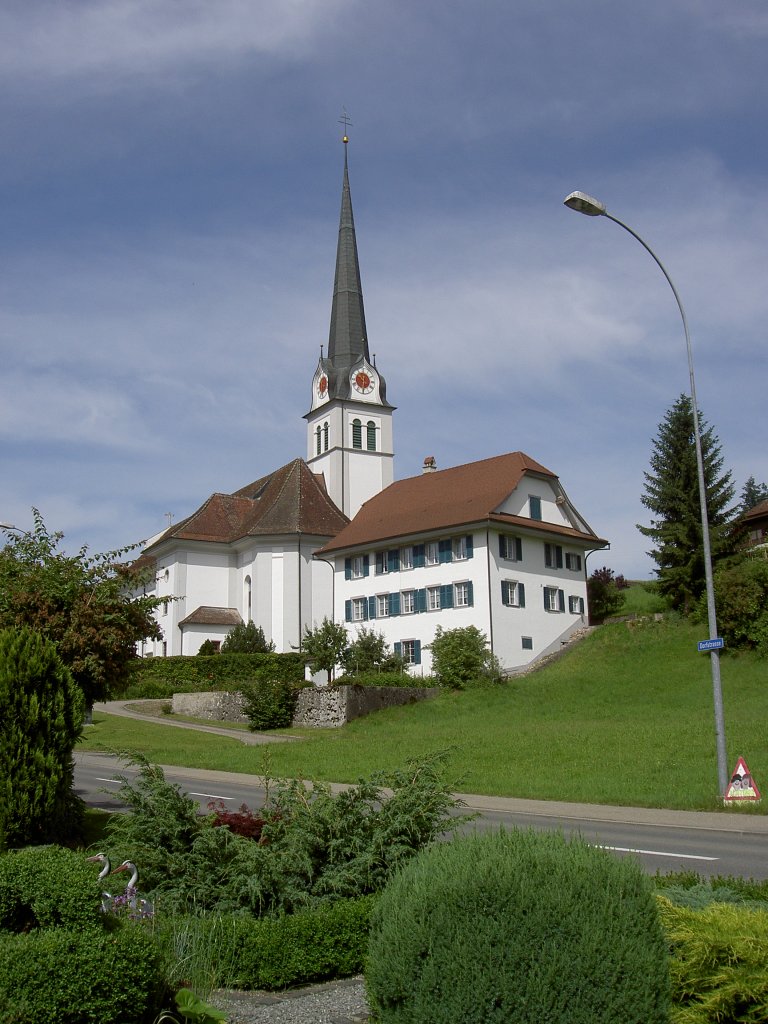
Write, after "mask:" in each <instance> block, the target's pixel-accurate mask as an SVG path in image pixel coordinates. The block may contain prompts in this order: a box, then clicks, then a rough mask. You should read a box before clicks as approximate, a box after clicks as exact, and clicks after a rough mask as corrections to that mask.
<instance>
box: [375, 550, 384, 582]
mask: <svg viewBox="0 0 768 1024" xmlns="http://www.w3.org/2000/svg"><path fill="white" fill-rule="evenodd" d="M383 572H384V552H383V551H377V552H376V575H377V576H381V574H382V573H383Z"/></svg>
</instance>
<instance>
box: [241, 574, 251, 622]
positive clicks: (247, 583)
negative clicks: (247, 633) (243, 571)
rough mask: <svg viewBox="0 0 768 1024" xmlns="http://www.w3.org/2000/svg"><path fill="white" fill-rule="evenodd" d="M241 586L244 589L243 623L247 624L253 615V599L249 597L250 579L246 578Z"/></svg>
mask: <svg viewBox="0 0 768 1024" xmlns="http://www.w3.org/2000/svg"><path fill="white" fill-rule="evenodd" d="M243 584H244V587H245V594H244V597H245V600H244V602H243V603H244V605H245V621H246V623H248V622H250V621H251V619H252V618H253V614H252V611H253V599H252V596H251V589H252V588H251V577H250V576H246V577H245V580H244V581H243Z"/></svg>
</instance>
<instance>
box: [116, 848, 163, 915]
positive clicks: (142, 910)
mask: <svg viewBox="0 0 768 1024" xmlns="http://www.w3.org/2000/svg"><path fill="white" fill-rule="evenodd" d="M120 871H130V873H131V874H130V878H129V879H128V885H127V886H126V887H125V894H124V896H122V897H120V896H118V897H117V898H116V899H115V900H113V909H114V907H115V906H116V905H118V903H117V901H118V900H119V901H120V904H125V905H127V906H128V907H129V908H130V910H131V911H132V912H133V913H134V914H137V915H138V916H140V917H152V915H153V914H154V912H155V908H154V906H153V904H152V903H150V902H149V900H145V899H144V898H143V897H141V896H139V893H138V889H137V886H138V884H139V869H138V868H137V867H136V865H135V864H134V863H133V861H131V860H124V861H123V863H122V864H121V865H120V867H118V868H114V869H113V870H112V871H110V874H111V875H116V874H117V873H118V872H120Z"/></svg>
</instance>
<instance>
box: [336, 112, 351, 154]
mask: <svg viewBox="0 0 768 1024" xmlns="http://www.w3.org/2000/svg"><path fill="white" fill-rule="evenodd" d="M341 110H342V113H341V117H340V118H339V124H343V125H344V138H343V139H342V142H344V144H345V145H346V143H347V142H349V135H348V132H347V129H348V128H349V126H350V125H351V124H352V121H351V120H350V117H349V114H348V113H347V108H346V107H342V108H341Z"/></svg>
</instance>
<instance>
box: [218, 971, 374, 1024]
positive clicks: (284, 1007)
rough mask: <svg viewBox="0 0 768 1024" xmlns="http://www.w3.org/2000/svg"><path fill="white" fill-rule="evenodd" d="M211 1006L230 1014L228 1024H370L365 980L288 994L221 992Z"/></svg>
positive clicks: (313, 987) (335, 982)
mask: <svg viewBox="0 0 768 1024" xmlns="http://www.w3.org/2000/svg"><path fill="white" fill-rule="evenodd" d="M209 1002H210V1003H211V1004H212V1005H213V1006H216V1007H217V1008H218V1009H220V1010H223V1011H224V1012H225V1013H226V1014H227V1021H228V1024H261V1022H268V1024H364V1022H365V1021H367V1020H368V1004H367V1002H366V1000H365V985H364V982H363V979H362V977H358V978H345V979H344V980H342V981H329V982H327V983H326V984H324V985H308V986H306V987H304V988H293V989H288V990H287V991H285V992H235V991H229V990H226V989H219V990H218V991H216V992H214V993H213V994H212V995H211V996H210V997H209Z"/></svg>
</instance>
